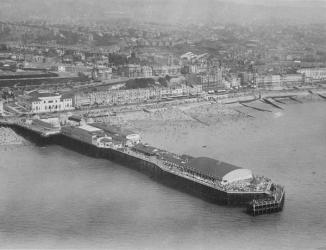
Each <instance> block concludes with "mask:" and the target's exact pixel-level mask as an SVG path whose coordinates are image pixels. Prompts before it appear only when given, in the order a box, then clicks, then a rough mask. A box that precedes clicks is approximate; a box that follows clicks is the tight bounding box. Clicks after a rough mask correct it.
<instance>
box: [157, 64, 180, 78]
mask: <svg viewBox="0 0 326 250" xmlns="http://www.w3.org/2000/svg"><path fill="white" fill-rule="evenodd" d="M180 74H181V66H179V65H169V66H168V65H164V66H154V67H153V75H155V76H166V75H169V76H174V75H180Z"/></svg>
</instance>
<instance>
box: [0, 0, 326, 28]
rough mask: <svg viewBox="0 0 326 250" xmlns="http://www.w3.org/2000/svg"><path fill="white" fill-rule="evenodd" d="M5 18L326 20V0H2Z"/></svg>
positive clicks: (0, 8) (0, 7)
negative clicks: (119, 17)
mask: <svg viewBox="0 0 326 250" xmlns="http://www.w3.org/2000/svg"><path fill="white" fill-rule="evenodd" d="M0 2H1V4H0V20H2V19H29V18H31V17H32V18H38V17H39V18H41V19H42V18H48V19H51V20H53V19H67V18H69V17H71V18H83V19H85V20H87V19H92V18H95V19H98V18H100V19H105V18H112V17H115V15H117V14H118V15H120V16H121V17H128V18H131V19H143V20H145V21H154V22H169V23H175V22H177V23H182V22H188V21H189V22H199V21H204V22H209V21H217V22H240V23H242V22H255V21H257V22H260V21H262V22H263V21H270V20H277V19H279V20H284V19H289V20H290V21H291V20H294V21H296V22H326V17H325V16H326V15H325V13H326V0H0Z"/></svg>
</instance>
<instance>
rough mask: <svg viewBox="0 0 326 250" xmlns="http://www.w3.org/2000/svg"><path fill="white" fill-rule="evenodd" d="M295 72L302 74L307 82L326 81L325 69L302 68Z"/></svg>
mask: <svg viewBox="0 0 326 250" xmlns="http://www.w3.org/2000/svg"><path fill="white" fill-rule="evenodd" d="M297 72H298V73H299V74H303V75H304V76H305V77H306V79H307V81H309V80H310V81H319V80H326V68H304V69H299V70H298V71H297Z"/></svg>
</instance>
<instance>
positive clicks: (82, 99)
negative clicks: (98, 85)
mask: <svg viewBox="0 0 326 250" xmlns="http://www.w3.org/2000/svg"><path fill="white" fill-rule="evenodd" d="M202 92H203V89H202V86H201V85H194V86H187V85H184V84H180V85H178V86H174V87H171V88H164V87H156V88H143V89H127V90H123V89H118V90H106V91H92V92H86V93H85V92H80V93H76V94H75V98H74V106H75V107H82V106H87V105H94V104H98V105H119V104H132V103H142V102H145V101H158V100H162V99H165V98H173V97H180V96H196V95H200V94H202Z"/></svg>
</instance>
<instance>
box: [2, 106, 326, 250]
mask: <svg viewBox="0 0 326 250" xmlns="http://www.w3.org/2000/svg"><path fill="white" fill-rule="evenodd" d="M251 114H252V115H253V116H255V117H256V118H248V119H245V120H243V121H234V122H232V121H231V122H224V123H223V122H222V123H221V124H216V125H214V126H211V127H210V128H209V129H208V128H205V127H203V128H201V129H193V128H192V129H191V128H190V129H189V133H191V134H189V133H187V131H186V130H185V131H186V132H184V133H182V135H181V136H179V137H178V136H173V137H172V136H171V137H170V138H167V137H166V136H165V137H164V136H163V135H157V136H156V137H155V138H151V137H150V136H149V137H148V138H147V139H148V140H149V142H153V143H155V140H156V143H158V144H159V143H163V144H164V146H165V147H166V148H168V149H170V150H172V151H178V152H183V153H187V154H191V155H194V156H208V157H213V158H216V159H220V160H223V161H227V162H230V163H233V164H236V165H239V166H242V167H245V168H250V169H252V170H253V171H254V172H255V173H257V174H262V175H265V176H268V177H270V178H271V179H273V180H274V181H275V182H277V183H280V184H282V185H284V186H285V190H286V202H285V207H284V210H283V212H281V213H275V214H270V215H262V216H257V217H251V216H249V215H247V214H245V213H244V211H243V209H242V208H229V207H223V206H218V205H214V204H211V203H208V202H206V201H204V200H201V199H200V198H196V197H193V196H191V195H189V194H186V193H183V192H180V191H178V190H175V189H172V188H170V187H167V186H164V185H162V184H160V183H158V182H156V181H154V180H152V179H151V178H149V177H147V176H145V175H143V174H141V173H139V172H137V171H134V170H132V169H129V168H126V167H124V166H121V165H118V164H115V163H113V162H110V161H108V160H102V159H95V158H90V157H86V156H84V155H81V154H79V153H76V152H72V151H69V150H66V149H64V148H62V147H60V146H55V145H53V146H47V147H37V146H35V145H32V144H31V145H28V146H1V147H0V248H33V249H35V248H38V249H44V248H78V249H79V248H90V249H95V248H105V249H326V236H325V235H326V215H325V214H326V213H325V209H326V194H325V192H326V165H325V163H326V103H323V102H320V103H306V104H287V105H284V110H276V109H274V111H273V112H272V113H264V112H259V111H252V113H251ZM175 133H178V131H176V132H175ZM151 140H152V141H151ZM157 140H159V142H158V141H157ZM173 140H175V141H173ZM203 146H205V147H203Z"/></svg>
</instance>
